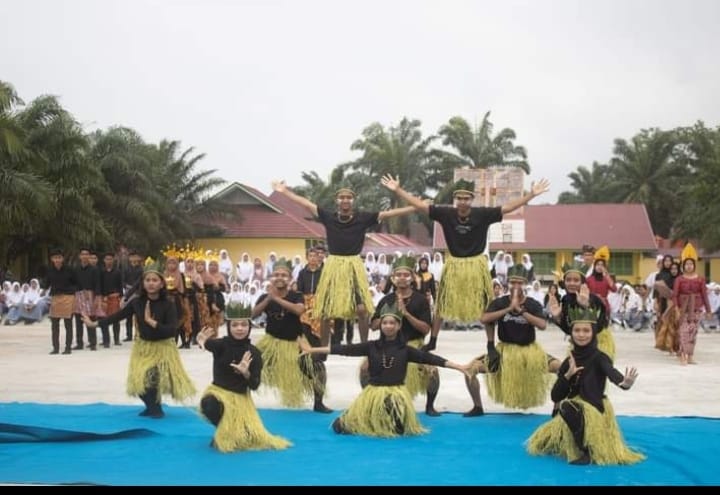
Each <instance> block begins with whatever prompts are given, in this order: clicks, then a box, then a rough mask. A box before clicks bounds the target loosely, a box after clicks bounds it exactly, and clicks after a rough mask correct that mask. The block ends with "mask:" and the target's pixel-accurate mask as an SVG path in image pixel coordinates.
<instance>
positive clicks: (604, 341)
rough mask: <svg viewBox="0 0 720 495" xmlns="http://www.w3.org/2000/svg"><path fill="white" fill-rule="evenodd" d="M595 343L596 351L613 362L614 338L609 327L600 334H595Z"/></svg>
mask: <svg viewBox="0 0 720 495" xmlns="http://www.w3.org/2000/svg"><path fill="white" fill-rule="evenodd" d="M597 342H598V349H600V350H601V351H603V352H604V353H605V354H607V355H608V356H609V357H610V359H612V360H613V361H615V337H613V334H612V331H611V330H610V327H605V328H604V329H603V330H602V332H599V333H598V334H597Z"/></svg>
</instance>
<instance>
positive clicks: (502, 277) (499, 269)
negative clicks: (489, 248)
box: [490, 250, 510, 285]
mask: <svg viewBox="0 0 720 495" xmlns="http://www.w3.org/2000/svg"><path fill="white" fill-rule="evenodd" d="M508 268H510V267H509V266H508V264H507V261H506V259H505V252H504V251H502V250H500V251H498V252H497V253H495V258H493V262H492V265H491V267H490V273H491V274H492V275H493V277H494V278H496V279H498V281H499V282H500V283H501V284H502V285H505V284H506V282H507V270H508Z"/></svg>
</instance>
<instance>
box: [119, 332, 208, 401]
mask: <svg viewBox="0 0 720 495" xmlns="http://www.w3.org/2000/svg"><path fill="white" fill-rule="evenodd" d="M153 368H155V369H156V370H157V380H158V381H157V384H156V385H157V388H158V392H159V393H158V399H159V398H160V396H161V395H168V394H169V395H170V396H171V397H172V398H173V399H175V400H179V401H182V400H185V399H188V398H190V397H192V396H193V395H195V392H196V390H195V385H193V383H192V380H190V377H189V376H188V374H187V372H186V371H185V368H184V367H183V364H182V361H181V359H180V353H179V352H178V350H177V347H176V345H175V338H174V337H173V338H169V339H164V340H143V339H136V340H135V342H134V343H133V347H132V351H131V352H130V364H129V366H128V377H127V393H128V395H135V396H138V395H140V394H143V393H145V391H146V388H147V387H152V386H153V385H155V384H154V383H152V381H151V380H152V378H153V375H154V374H155V373H149V372H150V371H151V370H153Z"/></svg>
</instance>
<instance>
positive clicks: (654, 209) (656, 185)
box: [607, 129, 686, 237]
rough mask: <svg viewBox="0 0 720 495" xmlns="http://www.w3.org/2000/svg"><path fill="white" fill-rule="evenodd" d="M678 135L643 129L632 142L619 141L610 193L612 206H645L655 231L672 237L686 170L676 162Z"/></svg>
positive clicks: (617, 142)
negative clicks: (638, 204) (613, 203)
mask: <svg viewBox="0 0 720 495" xmlns="http://www.w3.org/2000/svg"><path fill="white" fill-rule="evenodd" d="M678 144H679V141H678V138H677V133H675V132H673V131H661V130H660V129H643V130H641V131H640V132H639V133H638V134H637V135H635V136H634V137H633V138H632V139H631V140H630V141H629V142H628V141H625V140H624V139H616V140H615V146H614V148H613V153H614V156H613V157H612V158H611V159H610V177H609V182H608V185H607V193H608V197H609V199H610V201H611V202H613V200H614V201H616V202H622V203H643V204H644V205H645V207H646V208H647V212H648V216H649V218H650V223H651V224H652V227H653V231H654V232H655V233H656V234H658V235H661V236H663V237H668V236H669V235H670V232H671V229H672V226H673V224H674V221H675V217H676V215H677V213H678V209H677V204H678V200H679V190H680V189H681V187H680V186H681V185H682V184H683V183H684V182H685V181H684V179H685V177H686V167H684V166H683V164H682V163H681V162H679V161H678V160H677V153H676V148H677V146H678Z"/></svg>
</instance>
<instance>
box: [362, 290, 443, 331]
mask: <svg viewBox="0 0 720 495" xmlns="http://www.w3.org/2000/svg"><path fill="white" fill-rule="evenodd" d="M396 299H397V293H396V292H393V293H392V294H388V295H387V296H385V297H383V298H382V299H380V301H379V302H378V304H377V307H376V308H375V313H374V314H373V315H372V318H370V320H374V319H376V318H380V313H381V312H382V309H383V306H385V305H388V306H393V307H394V306H395V301H396ZM405 309H407V311H408V313H410V314H411V315H413V316H414V317H415V318H417V319H419V320H421V321H424V322H425V323H427V324H428V325H430V323H431V321H432V315H431V313H430V304H428V301H427V298H426V297H425V295H424V294H421V293H419V292H417V291H413V292H412V295H411V296H410V299H409V300H408V301H406V302H405ZM400 331H401V332H402V334H403V336H404V337H405V340H407V341H410V340H415V339H422V338H424V337H425V336H424V335H423V334H422V333H420V332H418V331H417V330H416V329H415V327H414V326H412V325H411V324H410V322H409V321H408V320H407V318H405V317H403V319H402V326H401V327H400Z"/></svg>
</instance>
